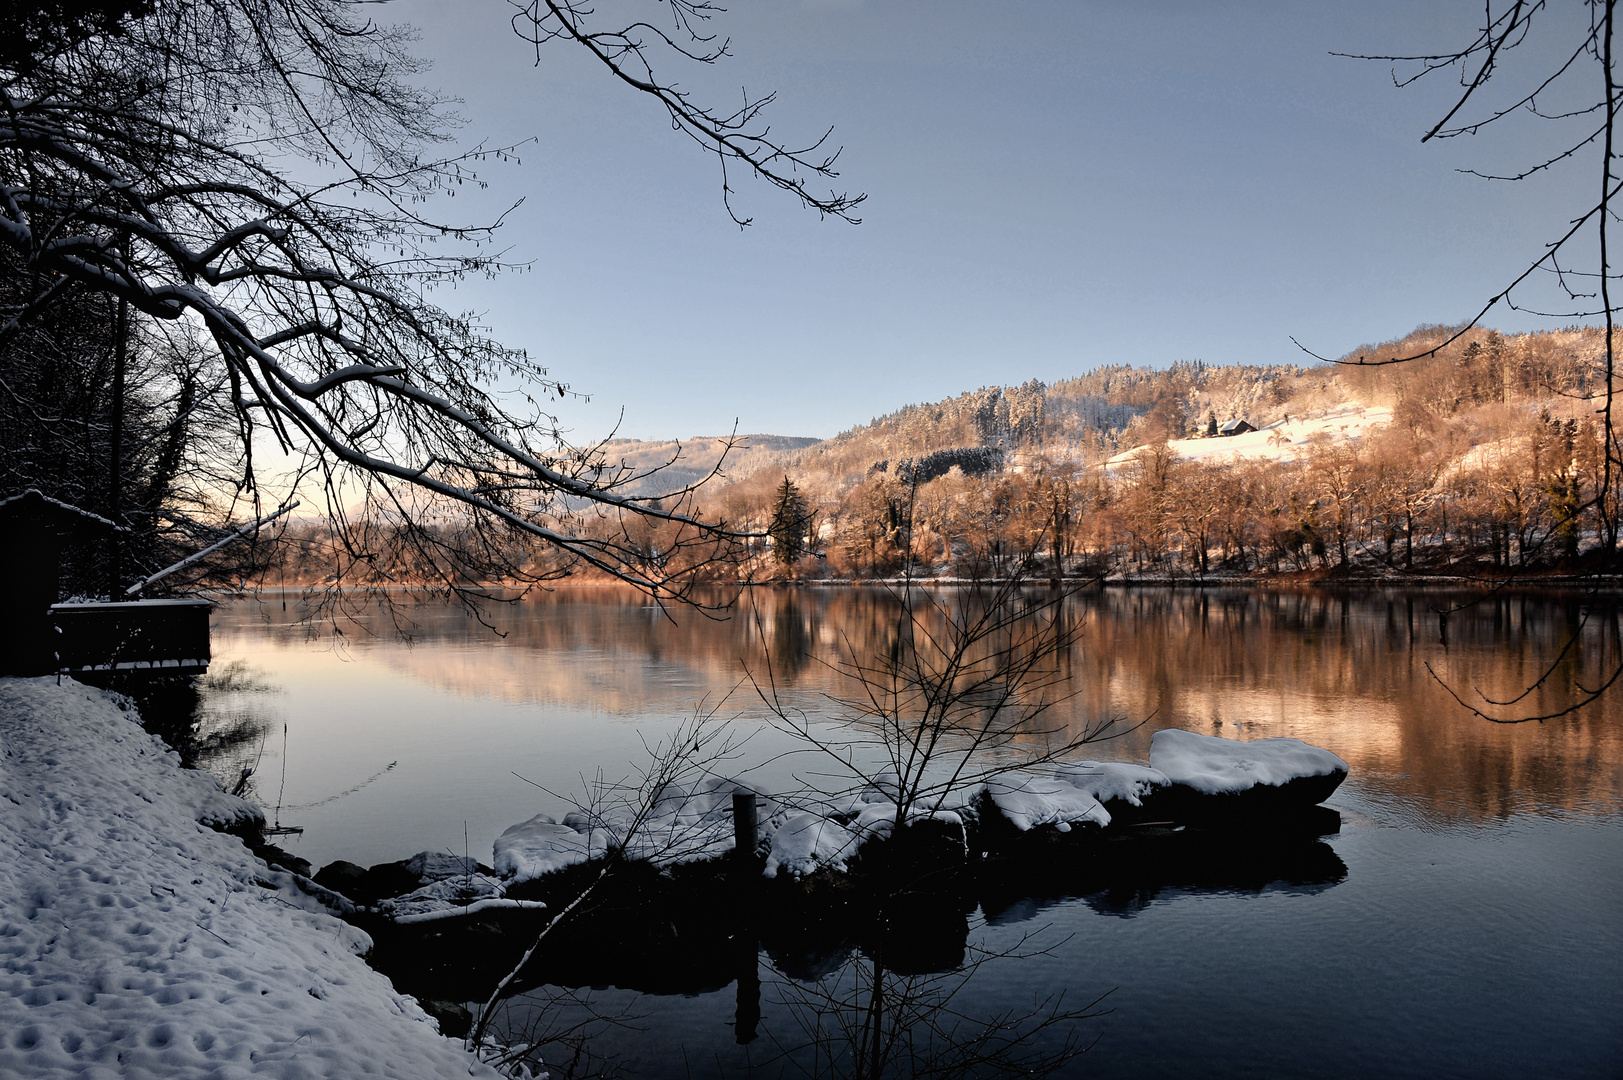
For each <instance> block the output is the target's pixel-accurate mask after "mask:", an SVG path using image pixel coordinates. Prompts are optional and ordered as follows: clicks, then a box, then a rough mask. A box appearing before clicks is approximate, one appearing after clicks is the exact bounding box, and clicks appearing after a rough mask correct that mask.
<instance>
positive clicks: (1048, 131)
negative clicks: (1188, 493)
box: [387, 0, 1599, 441]
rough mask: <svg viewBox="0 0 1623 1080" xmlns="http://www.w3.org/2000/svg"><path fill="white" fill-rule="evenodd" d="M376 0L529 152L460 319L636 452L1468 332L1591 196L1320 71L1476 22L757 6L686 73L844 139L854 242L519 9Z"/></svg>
mask: <svg viewBox="0 0 1623 1080" xmlns="http://www.w3.org/2000/svg"><path fill="white" fill-rule="evenodd" d="M652 6H653V7H654V8H655V17H658V16H659V13H660V12H662V10H663V6H662V5H652ZM387 10H388V11H391V12H393V13H394V14H395V16H396V17H397V18H399V19H401V20H403V21H406V22H410V23H413V24H415V25H417V26H419V27H420V28H422V31H423V39H422V41H421V43H420V51H421V52H422V54H423V55H424V56H426V57H428V58H430V59H432V60H433V61H434V68H433V70H432V71H431V72H429V73H428V75H427V76H426V81H427V82H429V83H430V84H432V85H435V86H437V87H439V88H440V89H443V90H444V91H446V92H448V93H451V94H454V95H456V96H458V97H460V98H462V99H463V101H464V105H463V107H462V111H463V113H464V114H465V115H466V116H467V118H468V119H469V121H470V124H469V127H468V129H467V132H468V134H469V135H478V136H481V137H485V138H487V139H490V140H493V141H498V142H499V141H506V140H516V139H521V138H528V137H534V138H536V139H537V140H538V142H537V143H536V144H535V145H532V146H529V147H527V148H526V149H525V150H524V151H522V155H523V165H522V166H521V167H517V168H497V169H494V170H493V171H491V172H489V173H487V174H486V175H487V176H489V177H490V178H492V179H493V180H494V181H495V190H494V193H493V194H492V195H487V196H483V197H480V196H476V195H474V194H473V193H472V192H471V191H468V192H465V193H464V194H463V195H462V196H461V197H459V199H458V200H456V201H453V202H451V203H448V204H447V205H446V207H445V208H444V211H446V212H450V213H452V214H454V215H455V216H461V215H462V213H464V212H466V213H473V214H474V216H477V213H476V211H477V210H478V209H480V208H483V207H487V206H490V205H494V203H493V202H490V201H488V200H491V199H508V200H511V199H514V198H518V197H520V196H522V197H524V198H525V200H526V201H525V204H524V206H523V207H521V208H520V209H519V211H518V212H517V213H516V214H515V215H514V216H513V217H512V219H511V220H510V223H509V224H508V225H507V227H506V228H505V229H504V230H503V242H504V243H505V244H506V245H507V246H508V247H509V249H510V251H511V255H512V257H513V258H517V259H524V260H530V261H532V262H533V268H532V269H531V270H530V271H529V272H528V273H524V274H517V275H513V276H510V277H508V278H506V279H502V280H498V281H495V282H487V281H478V282H469V283H466V284H464V285H463V286H461V287H460V289H459V291H458V292H457V293H455V294H443V295H442V296H441V297H440V299H441V301H442V302H443V303H444V304H445V305H446V306H448V307H454V308H457V309H459V310H460V309H463V308H472V309H475V310H478V311H482V312H485V313H486V314H487V318H488V320H489V322H490V324H491V325H492V326H493V328H494V329H495V331H496V333H497V335H498V336H499V337H501V338H502V339H503V340H505V341H507V342H508V343H510V344H514V345H521V346H524V347H525V348H527V349H528V350H529V351H530V353H531V355H532V356H534V357H535V358H537V359H539V360H540V361H541V362H543V363H545V364H546V365H547V366H548V367H549V368H551V369H552V372H553V374H555V375H557V376H558V377H560V378H562V379H564V380H565V381H567V382H569V383H570V384H571V385H572V386H573V387H574V388H576V389H578V390H581V391H584V392H587V393H589V394H591V401H590V402H589V403H576V402H568V403H564V404H563V405H561V406H559V409H560V410H561V411H560V416H561V417H562V418H563V419H564V421H565V423H566V424H567V425H568V426H569V427H570V428H572V429H573V431H574V433H575V437H576V439H577V441H580V440H586V439H590V438H593V437H598V436H601V435H603V434H606V433H607V432H608V430H609V429H610V428H611V427H613V425H614V424H615V422H616V419H617V418H618V415H619V412H620V409H621V408H622V407H623V408H624V410H625V420H624V423H623V424H622V425H621V433H622V434H624V435H629V436H636V437H642V438H665V437H689V436H693V435H700V434H705V435H708V434H717V433H722V432H725V431H727V430H729V429H731V428H732V426H733V424H734V421H735V420H736V421H737V423H738V425H739V428H740V430H742V431H765V432H773V433H776V434H783V435H814V436H829V435H833V434H835V433H837V432H838V431H840V430H843V429H845V428H848V427H851V426H853V425H855V424H859V423H862V422H864V421H866V420H867V419H869V418H870V417H872V416H874V415H876V414H879V413H884V412H888V411H890V410H892V409H895V408H897V407H899V406H901V405H903V404H906V403H908V402H915V401H923V400H933V399H937V398H941V397H944V396H948V395H951V394H956V393H958V392H960V391H963V390H968V389H973V388H974V387H977V386H981V385H985V384H989V383H1018V382H1022V381H1024V380H1026V379H1029V378H1032V377H1036V378H1041V379H1044V380H1047V381H1054V380H1057V379H1061V378H1065V377H1067V376H1071V375H1076V374H1080V373H1082V372H1085V371H1088V370H1090V369H1092V368H1094V367H1096V366H1098V365H1100V364H1107V363H1118V362H1127V363H1133V364H1147V365H1155V366H1162V365H1165V364H1168V363H1171V362H1172V361H1175V360H1180V359H1197V358H1198V359H1203V360H1205V361H1207V362H1209V363H1218V364H1226V363H1239V362H1297V361H1300V360H1302V359H1304V358H1303V356H1302V354H1300V353H1299V352H1297V351H1296V349H1295V347H1294V346H1293V345H1292V344H1291V342H1290V340H1289V339H1290V337H1291V336H1295V337H1297V338H1298V339H1300V340H1301V341H1302V342H1303V343H1304V344H1307V345H1308V346H1310V347H1312V348H1315V349H1316V350H1317V351H1320V352H1323V353H1326V354H1330V355H1339V354H1341V353H1343V352H1345V351H1347V350H1349V349H1352V348H1354V347H1356V346H1357V345H1359V344H1361V343H1365V342H1369V341H1375V340H1384V339H1388V338H1392V337H1397V336H1400V335H1402V334H1404V333H1406V332H1407V331H1408V330H1410V329H1412V328H1413V327H1414V326H1415V325H1416V324H1419V323H1422V322H1448V321H1455V320H1459V319H1462V318H1465V317H1468V316H1469V315H1470V314H1473V313H1474V312H1475V310H1476V309H1477V308H1478V307H1479V306H1480V304H1481V302H1482V301H1483V300H1484V299H1485V298H1486V297H1487V296H1488V295H1490V294H1491V293H1493V292H1494V291H1496V290H1497V288H1499V287H1500V285H1501V284H1502V283H1503V281H1504V280H1505V279H1507V278H1508V277H1510V276H1512V275H1513V274H1514V273H1515V272H1517V271H1518V270H1519V269H1521V267H1523V266H1525V265H1526V263H1527V262H1528V261H1530V260H1531V259H1532V258H1534V257H1536V255H1537V253H1538V252H1539V250H1540V249H1541V245H1542V244H1543V242H1544V241H1545V240H1546V239H1548V238H1549V237H1550V236H1552V235H1555V234H1557V233H1559V232H1560V231H1561V229H1562V228H1563V226H1564V223H1565V222H1566V221H1567V220H1568V218H1570V217H1571V216H1573V214H1574V213H1575V212H1576V211H1578V210H1580V209H1581V207H1580V203H1581V202H1582V201H1583V199H1584V198H1586V197H1587V196H1588V194H1589V192H1590V189H1591V188H1596V187H1598V183H1599V181H1598V178H1593V177H1592V175H1591V173H1592V172H1593V170H1591V169H1589V168H1588V167H1587V166H1585V167H1584V168H1582V169H1580V170H1576V171H1571V172H1568V173H1566V174H1558V175H1556V176H1553V177H1545V178H1541V179H1539V180H1536V181H1533V182H1529V183H1526V184H1522V185H1494V184H1490V183H1488V182H1485V181H1482V180H1479V179H1475V178H1472V177H1468V176H1464V175H1461V174H1460V173H1458V172H1456V171H1455V170H1456V168H1458V167H1461V166H1474V167H1483V166H1487V167H1495V166H1504V165H1506V164H1509V163H1516V162H1522V161H1524V160H1525V159H1530V157H1531V155H1532V154H1534V153H1536V152H1537V146H1538V140H1539V139H1541V138H1542V137H1543V136H1542V135H1541V133H1540V132H1539V131H1537V130H1535V129H1530V128H1529V127H1528V126H1527V125H1520V126H1519V127H1517V128H1516V129H1507V130H1506V131H1505V132H1504V133H1503V134H1501V135H1484V136H1481V137H1479V138H1477V139H1475V140H1469V141H1467V140H1455V141H1454V142H1452V143H1448V144H1441V145H1439V144H1437V143H1433V144H1429V145H1426V146H1422V145H1421V144H1420V136H1421V134H1422V133H1423V132H1424V131H1425V129H1426V128H1427V127H1428V126H1429V124H1430V123H1431V122H1432V121H1434V120H1435V119H1437V118H1439V117H1440V116H1441V115H1442V114H1443V113H1444V112H1446V111H1447V109H1448V107H1449V105H1451V104H1452V99H1451V98H1450V97H1449V93H1450V91H1457V89H1458V88H1457V85H1455V84H1453V83H1450V82H1449V81H1448V77H1447V76H1443V77H1442V78H1440V79H1438V81H1437V82H1436V84H1435V85H1433V86H1429V87H1427V86H1422V87H1419V88H1415V89H1410V90H1407V91H1398V90H1395V89H1393V86H1392V82H1391V79H1390V77H1389V74H1388V70H1389V67H1388V66H1387V65H1383V64H1380V63H1369V62H1358V61H1353V60H1347V59H1340V58H1336V57H1332V56H1330V55H1329V53H1330V52H1331V51H1335V50H1342V51H1352V52H1373V51H1393V50H1397V51H1408V50H1414V49H1416V48H1420V49H1431V48H1437V47H1442V46H1445V45H1451V44H1453V43H1454V42H1455V41H1456V40H1463V39H1464V38H1466V37H1468V36H1469V33H1470V31H1471V29H1472V28H1473V27H1474V25H1475V19H1476V18H1477V17H1478V15H1479V13H1480V10H1481V9H1480V4H1476V3H1430V4H1428V3H1389V4H1379V3H1366V4H1302V3H1277V4H1265V3H1257V4H1239V5H1228V4H1221V5H1220V4H1210V3H1187V4H1181V3H1146V4H1136V3H1134V4H1127V3H1123V4H1087V3H1068V2H1057V0H1052V2H1041V3H1039V2H1030V3H1000V4H987V3H984V2H983V3H967V2H959V0H932V2H929V3H924V2H912V0H885V2H867V3H864V2H861V0H849V2H838V0H778V2H773V3H750V2H747V0H737V2H735V3H734V4H733V10H731V11H729V12H727V13H726V14H725V15H722V16H719V17H718V18H717V19H716V20H715V25H716V27H717V29H718V30H720V31H721V32H722V33H724V34H725V35H727V36H730V37H731V38H732V43H733V51H734V53H735V54H736V56H735V58H734V59H731V60H727V61H724V62H723V63H722V64H721V65H720V66H719V67H718V68H717V69H716V70H713V71H710V70H706V71H698V70H689V71H680V70H678V69H674V68H673V69H672V70H671V74H673V75H675V76H676V77H678V78H679V79H680V80H681V81H682V82H683V83H684V84H686V85H688V86H691V87H693V88H694V89H696V90H699V89H702V88H706V87H715V88H716V89H717V94H718V95H720V96H721V97H722V100H723V101H727V100H733V99H734V98H736V95H737V93H738V88H739V87H741V86H747V87H748V88H749V90H750V91H751V93H752V94H758V93H761V92H764V91H766V90H770V89H776V90H778V91H779V93H780V98H781V104H780V105H779V106H778V107H777V109H776V112H775V115H774V118H773V119H774V125H775V130H776V131H778V132H780V133H782V134H783V135H785V136H786V137H790V138H793V137H795V136H800V135H805V134H808V133H816V132H820V130H821V128H822V127H823V126H827V125H830V124H831V125H833V126H834V128H835V131H834V140H835V141H836V142H837V143H839V144H841V145H843V146H844V147H845V154H844V156H843V158H842V164H843V169H844V177H843V178H842V183H844V184H848V185H849V186H850V187H851V188H852V189H854V190H859V191H865V192H867V193H868V195H869V199H868V202H867V203H866V204H865V206H864V207H863V208H862V211H861V214H862V217H863V219H864V220H863V224H861V225H860V226H855V227H853V226H850V225H846V224H843V223H840V222H836V221H823V222H819V221H818V220H817V218H816V216H815V215H814V214H810V213H807V212H805V211H802V210H799V209H798V208H796V207H795V206H794V205H792V204H791V203H790V202H789V201H788V200H787V199H785V198H783V197H781V196H780V195H779V194H778V193H776V192H774V191H772V190H770V189H768V188H767V187H765V186H764V185H761V184H758V183H752V182H749V181H747V180H743V181H740V182H739V185H738V186H739V188H740V193H739V198H738V203H739V205H740V207H741V208H742V209H743V211H744V212H746V213H748V214H752V215H754V217H755V221H756V224H755V225H753V226H752V227H751V228H749V229H747V230H743V231H742V232H741V231H740V230H739V229H738V228H737V227H736V226H734V225H733V224H732V223H731V222H730V221H729V220H728V218H727V216H726V213H725V211H724V210H723V207H722V205H721V199H720V190H719V172H718V169H717V167H716V165H715V162H714V160H713V159H711V158H707V157H706V156H705V155H704V154H702V153H701V152H700V151H699V150H698V149H697V148H696V147H694V146H693V145H691V144H690V143H688V142H687V141H686V140H685V139H683V138H682V137H680V136H678V135H676V134H674V133H673V132H672V131H671V130H670V129H669V125H668V123H667V121H666V120H664V119H663V115H662V114H661V113H660V112H658V111H656V109H655V108H651V107H650V106H651V105H652V104H653V103H652V102H650V101H646V100H641V99H640V97H639V96H638V95H634V94H632V93H631V92H629V91H627V90H625V89H623V88H622V87H620V86H617V85H614V84H613V83H611V81H610V80H609V79H608V78H606V77H605V75H604V74H602V73H601V72H599V71H596V70H593V69H592V68H591V67H590V66H589V65H588V64H587V63H586V60H585V58H584V57H583V56H581V55H577V54H576V52H577V51H576V50H572V49H571V48H570V47H569V46H565V45H553V46H550V47H549V48H547V49H546V50H544V51H543V54H542V61H541V64H540V66H539V67H537V66H535V65H534V63H533V60H534V57H533V54H531V53H530V52H528V51H527V49H526V47H525V46H524V45H523V43H522V42H520V41H518V40H517V39H516V38H515V37H513V36H512V34H511V31H510V30H509V29H508V25H507V20H508V16H509V14H510V9H509V8H508V6H507V5H506V4H505V3H500V2H495V0H473V2H468V3H455V4H451V3H429V2H427V0H414V2H411V3H400V4H396V5H392V6H391V8H389V9H387ZM1556 14H1557V15H1560V16H1561V17H1566V16H1565V15H1564V14H1563V13H1561V12H1558V13H1556ZM1552 19H1553V17H1552ZM1551 27H1552V29H1553V28H1554V23H1553V21H1552V22H1551ZM1530 59H1536V57H1530ZM1511 74H1513V73H1507V74H1506V75H1505V76H1503V78H1504V79H1505V81H1507V82H1508V79H1509V77H1510V75H1511ZM482 200H485V201H482ZM1490 323H1491V324H1492V325H1497V326H1500V327H1502V328H1504V329H1525V328H1529V327H1534V326H1544V325H1550V323H1549V322H1548V321H1547V320H1538V319H1535V318H1533V317H1530V316H1518V315H1516V314H1514V313H1508V312H1507V313H1505V314H1503V315H1499V316H1496V317H1492V318H1490Z"/></svg>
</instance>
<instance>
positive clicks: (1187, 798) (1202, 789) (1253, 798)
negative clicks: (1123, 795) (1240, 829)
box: [1150, 728, 1347, 822]
mask: <svg viewBox="0 0 1623 1080" xmlns="http://www.w3.org/2000/svg"><path fill="white" fill-rule="evenodd" d="M1150 766H1151V767H1152V768H1154V769H1156V770H1159V771H1160V772H1161V773H1162V774H1163V775H1164V776H1165V777H1166V779H1167V782H1168V786H1167V787H1166V788H1165V789H1164V790H1162V791H1159V792H1157V793H1156V806H1157V808H1158V809H1164V810H1165V812H1166V813H1167V815H1168V816H1169V817H1170V818H1171V819H1172V820H1175V821H1182V822H1198V821H1205V820H1211V819H1214V818H1223V817H1267V816H1270V815H1281V814H1289V813H1291V812H1292V811H1295V810H1301V809H1305V808H1307V807H1311V806H1316V805H1318V804H1319V803H1322V802H1323V801H1324V800H1325V799H1328V798H1329V797H1330V795H1331V793H1333V792H1334V791H1335V790H1336V788H1337V787H1339V786H1340V785H1341V782H1342V781H1343V780H1345V779H1346V778H1347V763H1346V762H1345V761H1343V760H1341V758H1339V757H1337V756H1336V755H1335V754H1332V753H1331V752H1330V751H1328V750H1325V749H1322V748H1320V747H1317V746H1310V745H1308V744H1307V743H1305V742H1302V741H1301V740H1300V739H1258V740H1256V741H1254V742H1240V741H1238V740H1235V739H1220V738H1217V737H1215V736H1212V735H1198V734H1196V733H1195V732H1193V731H1178V730H1176V729H1173V728H1168V729H1166V730H1164V731H1157V732H1156V733H1155V735H1154V736H1153V737H1152V738H1151V740H1150Z"/></svg>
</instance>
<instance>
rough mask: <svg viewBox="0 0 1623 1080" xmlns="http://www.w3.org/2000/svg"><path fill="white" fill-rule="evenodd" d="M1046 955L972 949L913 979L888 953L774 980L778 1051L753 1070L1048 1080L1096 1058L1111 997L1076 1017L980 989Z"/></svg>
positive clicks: (1021, 947) (1024, 949)
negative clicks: (1091, 1024) (985, 977)
mask: <svg viewBox="0 0 1623 1080" xmlns="http://www.w3.org/2000/svg"><path fill="white" fill-rule="evenodd" d="M881 919H882V921H883V916H881ZM1045 951H1046V950H1043V949H1041V948H1039V947H1037V946H1036V945H1035V944H1034V943H1033V942H1032V940H1031V939H1029V938H1025V939H1022V940H1021V941H1020V942H1018V943H1017V944H1016V945H1014V946H1012V947H1010V948H1006V949H1000V950H997V951H995V952H994V951H989V950H985V949H979V948H972V949H970V950H969V951H968V952H967V953H966V954H964V956H963V960H962V962H960V963H959V964H957V965H955V966H954V967H952V968H951V969H950V970H947V971H943V972H930V971H916V970H908V968H907V967H906V965H905V961H904V962H902V964H900V965H898V964H896V963H891V962H888V961H887V955H886V953H885V951H884V950H883V949H874V950H871V951H862V952H858V951H853V952H852V953H851V954H850V955H849V957H848V959H847V960H846V962H845V963H843V964H841V965H839V967H837V968H836V969H834V970H833V971H830V972H827V973H825V974H822V975H821V976H819V977H817V978H813V979H804V980H800V979H789V978H777V979H774V980H773V982H772V985H771V987H770V990H769V1005H768V1016H769V1018H770V1019H769V1021H768V1022H767V1023H765V1024H764V1025H763V1027H764V1028H765V1031H764V1036H765V1040H766V1042H767V1044H768V1046H769V1047H770V1052H769V1053H768V1054H767V1055H766V1057H765V1059H764V1060H762V1059H756V1060H755V1061H754V1062H753V1064H755V1065H756V1067H757V1068H760V1069H761V1071H762V1072H764V1073H772V1074H776V1073H777V1072H780V1071H785V1072H792V1073H794V1074H797V1075H801V1076H806V1077H850V1078H852V1080H878V1078H880V1077H891V1076H894V1077H942V1078H946V1077H982V1076H985V1077H1013V1076H1046V1075H1049V1074H1051V1073H1053V1072H1055V1071H1057V1070H1058V1069H1060V1068H1062V1067H1064V1066H1065V1065H1066V1064H1068V1063H1069V1062H1071V1061H1072V1060H1074V1059H1075V1058H1076V1057H1077V1056H1079V1055H1080V1054H1082V1053H1083V1052H1084V1051H1085V1050H1086V1049H1087V1047H1088V1044H1089V1041H1090V1040H1089V1038H1088V1035H1089V1033H1088V1032H1087V1030H1086V1029H1085V1027H1084V1022H1085V1021H1088V1020H1091V1019H1094V1018H1097V1017H1099V1016H1102V1015H1103V1013H1104V1010H1103V1009H1101V1008H1100V1006H1101V1003H1102V1002H1103V1000H1104V998H1103V997H1097V998H1095V999H1093V1000H1092V1001H1091V1002H1089V1003H1088V1004H1087V1005H1085V1006H1083V1007H1081V1008H1067V1007H1066V1006H1065V994H1064V992H1063V991H1062V990H1060V989H1055V990H1053V991H1052V992H1050V993H1048V994H1047V995H1046V996H1038V997H1037V998H1036V1000H1034V1001H1033V1002H1031V1003H1030V1004H1029V1005H1028V1004H1025V1003H1021V1004H1012V1003H1008V1002H999V1003H997V1004H995V1005H990V1006H989V1005H988V1003H987V1002H986V1000H985V999H984V998H979V999H978V998H977V995H976V994H975V992H974V990H973V989H972V987H971V982H972V980H973V979H974V978H975V977H976V975H977V974H979V973H980V971H981V970H982V969H983V968H985V967H987V966H990V965H996V964H1006V963H1020V962H1021V961H1023V960H1029V959H1031V958H1033V957H1035V956H1038V955H1042V954H1043V953H1044V952H1045Z"/></svg>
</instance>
